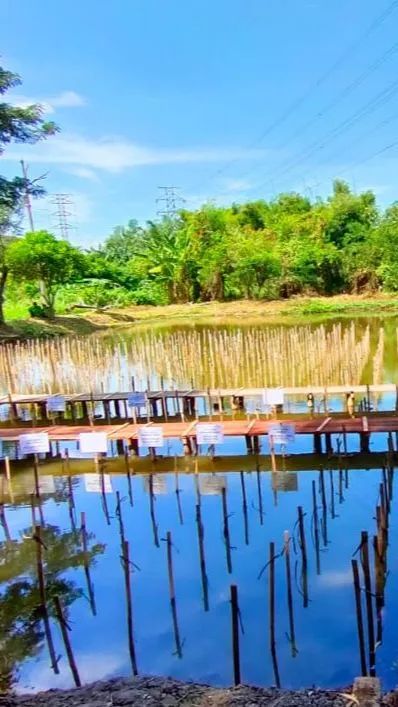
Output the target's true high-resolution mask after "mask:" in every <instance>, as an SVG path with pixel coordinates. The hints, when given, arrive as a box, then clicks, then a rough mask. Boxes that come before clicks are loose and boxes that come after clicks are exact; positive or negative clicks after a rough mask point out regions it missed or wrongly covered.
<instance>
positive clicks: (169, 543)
mask: <svg viewBox="0 0 398 707" xmlns="http://www.w3.org/2000/svg"><path fill="white" fill-rule="evenodd" d="M166 542H167V570H168V576H169V594H170V605H171V613H172V617H173V628H174V640H175V644H176V653H177V655H178V657H179V658H182V644H181V639H180V630H179V627H178V616H177V602H176V594H175V587H174V572H173V555H172V545H173V543H172V540H171V533H170V531H168V532H167V536H166Z"/></svg>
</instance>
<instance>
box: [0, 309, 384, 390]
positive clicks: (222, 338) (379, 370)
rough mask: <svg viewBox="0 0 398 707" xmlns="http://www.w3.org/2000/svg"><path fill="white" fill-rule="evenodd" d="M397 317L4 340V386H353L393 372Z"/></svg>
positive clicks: (0, 368)
mask: <svg viewBox="0 0 398 707" xmlns="http://www.w3.org/2000/svg"><path fill="white" fill-rule="evenodd" d="M397 328H398V320H397V318H396V317H386V318H384V319H383V318H382V317H368V318H364V317H362V318H356V319H341V320H338V319H333V320H325V321H324V322H322V321H319V320H318V321H312V322H311V320H310V319H309V320H307V319H306V320H305V321H304V323H300V324H295V325H294V324H284V323H282V324H272V325H266V324H250V323H249V322H247V323H239V324H237V323H233V324H219V325H214V324H212V325H206V324H196V323H195V322H192V323H190V322H189V321H184V322H182V323H181V324H178V325H174V326H172V327H171V326H165V325H161V326H160V325H159V326H157V327H155V328H154V327H148V326H137V327H136V328H133V329H132V328H129V329H120V330H119V331H118V332H116V333H115V332H113V333H111V334H109V333H100V334H95V335H92V336H89V337H85V338H74V337H71V338H61V339H56V340H54V341H31V342H26V343H21V344H17V345H15V344H9V345H2V346H1V347H0V392H3V393H5V394H7V393H9V392H16V393H35V392H39V393H42V392H48V393H55V392H65V393H75V392H79V393H80V392H90V391H92V392H103V391H106V392H108V391H109V392H114V391H115V390H130V389H131V384H132V378H134V383H135V387H136V389H137V390H146V389H148V388H149V389H159V388H160V387H161V385H164V386H165V387H166V388H173V387H179V388H184V387H185V388H187V387H188V388H199V389H206V388H208V387H211V388H216V387H228V388H230V387H241V386H243V387H263V386H271V387H272V386H307V385H340V384H344V385H345V384H346V385H354V384H359V383H381V382H384V381H386V382H395V381H396V379H397Z"/></svg>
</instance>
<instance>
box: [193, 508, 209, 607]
mask: <svg viewBox="0 0 398 707" xmlns="http://www.w3.org/2000/svg"><path fill="white" fill-rule="evenodd" d="M196 528H197V533H198V544H199V564H200V576H201V580H202V594H203V606H204V610H205V611H209V580H208V577H207V570H206V556H205V546H204V540H205V534H204V526H203V522H202V513H201V508H200V503H197V504H196Z"/></svg>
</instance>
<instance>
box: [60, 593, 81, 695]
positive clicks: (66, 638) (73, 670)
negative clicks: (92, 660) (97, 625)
mask: <svg viewBox="0 0 398 707" xmlns="http://www.w3.org/2000/svg"><path fill="white" fill-rule="evenodd" d="M54 604H55V612H56V615H57V619H58V623H59V627H60V629H61V633H62V638H63V641H64V645H65V650H66V655H67V656H68V662H69V667H70V669H71V673H72V675H73V680H74V682H75V685H76V687H81V681H80V676H79V671H78V669H77V665H76V661H75V657H74V655H73V650H72V646H71V642H70V639H69V634H68V631H70V627H69V626H68V624H67V623H66V620H65V617H64V614H63V609H62V605H61V602H60V600H59V597H58V596H55V597H54Z"/></svg>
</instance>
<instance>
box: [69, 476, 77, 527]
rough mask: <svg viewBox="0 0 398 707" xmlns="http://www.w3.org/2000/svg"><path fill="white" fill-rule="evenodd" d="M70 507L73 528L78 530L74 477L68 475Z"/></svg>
mask: <svg viewBox="0 0 398 707" xmlns="http://www.w3.org/2000/svg"><path fill="white" fill-rule="evenodd" d="M67 482H68V508H69V518H70V524H71V528H72V530H76V509H75V499H74V498H73V486H72V478H71V477H70V476H68V479H67Z"/></svg>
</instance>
